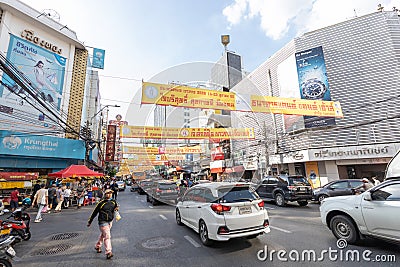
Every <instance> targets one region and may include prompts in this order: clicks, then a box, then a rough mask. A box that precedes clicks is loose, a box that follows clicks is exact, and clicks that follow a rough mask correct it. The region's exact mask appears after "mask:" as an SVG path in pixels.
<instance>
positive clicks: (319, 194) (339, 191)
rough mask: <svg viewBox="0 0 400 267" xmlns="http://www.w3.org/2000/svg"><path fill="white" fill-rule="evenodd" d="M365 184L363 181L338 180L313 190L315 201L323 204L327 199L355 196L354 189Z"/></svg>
mask: <svg viewBox="0 0 400 267" xmlns="http://www.w3.org/2000/svg"><path fill="white" fill-rule="evenodd" d="M362 184H363V181H362V179H346V180H337V181H332V182H330V183H327V184H326V185H324V186H322V187H320V188H317V189H314V190H313V200H316V201H318V202H320V203H321V201H322V200H324V199H325V198H327V197H336V196H346V195H353V194H354V191H353V190H354V188H356V187H358V186H360V185H362Z"/></svg>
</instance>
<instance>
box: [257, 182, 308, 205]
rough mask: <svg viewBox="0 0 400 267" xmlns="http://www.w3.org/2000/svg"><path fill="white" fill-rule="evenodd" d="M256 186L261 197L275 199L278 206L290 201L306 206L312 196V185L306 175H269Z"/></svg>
mask: <svg viewBox="0 0 400 267" xmlns="http://www.w3.org/2000/svg"><path fill="white" fill-rule="evenodd" d="M255 188H256V191H257V193H258V195H259V196H260V197H261V198H263V199H271V200H274V201H275V203H276V205H278V206H285V205H286V203H287V202H288V201H297V203H298V204H299V205H300V206H306V205H307V204H308V200H311V198H312V188H311V185H310V183H309V182H308V181H307V178H305V177H304V176H277V177H276V176H267V177H265V178H263V179H262V180H261V182H260V183H259V184H258V185H256V186H255Z"/></svg>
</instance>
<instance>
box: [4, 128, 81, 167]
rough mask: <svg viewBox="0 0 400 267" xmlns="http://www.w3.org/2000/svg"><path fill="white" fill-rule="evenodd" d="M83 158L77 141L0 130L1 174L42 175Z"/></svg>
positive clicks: (79, 141)
mask: <svg viewBox="0 0 400 267" xmlns="http://www.w3.org/2000/svg"><path fill="white" fill-rule="evenodd" d="M84 157H85V144H84V142H83V141H81V140H72V139H64V138H58V137H52V136H44V135H27V134H23V133H19V132H10V131H0V168H1V169H3V170H4V171H12V172H21V171H22V172H39V174H40V175H44V174H47V173H50V172H54V171H58V170H61V169H64V168H66V167H68V166H69V165H72V164H77V163H79V162H82V161H83V160H84Z"/></svg>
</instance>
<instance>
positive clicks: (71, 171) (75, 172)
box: [48, 165, 104, 178]
mask: <svg viewBox="0 0 400 267" xmlns="http://www.w3.org/2000/svg"><path fill="white" fill-rule="evenodd" d="M48 176H49V177H58V178H75V177H82V176H88V177H103V176H104V174H102V173H99V172H95V171H92V170H91V169H89V168H88V167H86V166H85V165H71V166H69V167H67V168H65V169H63V170H61V171H58V172H53V173H49V175H48Z"/></svg>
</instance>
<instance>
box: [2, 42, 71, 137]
mask: <svg viewBox="0 0 400 267" xmlns="http://www.w3.org/2000/svg"><path fill="white" fill-rule="evenodd" d="M7 60H9V61H10V63H11V64H13V66H14V67H15V68H16V69H17V70H18V72H19V73H20V75H23V76H24V77H26V78H27V79H29V83H30V84H31V88H32V90H33V93H34V94H35V95H36V97H37V98H40V99H41V100H42V102H44V103H46V104H47V106H48V107H50V108H52V110H53V111H54V112H57V111H59V110H60V108H61V103H62V97H63V96H62V94H63V87H64V77H65V66H66V58H64V57H62V56H60V55H59V54H57V53H53V52H52V51H49V50H47V49H45V47H41V46H39V45H36V44H34V43H31V42H29V41H27V40H23V39H21V38H19V37H16V36H14V35H10V42H9V46H8V51H7ZM2 82H3V83H4V84H6V85H7V86H3V85H1V86H0V107H1V108H0V117H1V120H3V121H4V123H5V124H7V126H5V127H3V129H8V130H13V131H25V130H29V131H32V130H33V129H35V130H43V129H49V130H55V129H56V128H57V127H58V126H57V124H56V123H55V122H54V121H53V120H51V119H50V118H49V115H48V114H47V115H46V114H44V113H43V112H41V111H39V110H38V109H37V108H40V107H41V105H40V104H39V103H38V101H37V100H36V99H34V97H33V96H32V95H30V94H29V93H28V92H26V91H25V90H24V89H22V88H21V87H19V86H18V85H17V84H16V83H15V81H14V80H12V79H11V78H10V77H9V76H7V75H6V74H4V73H3V76H2Z"/></svg>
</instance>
